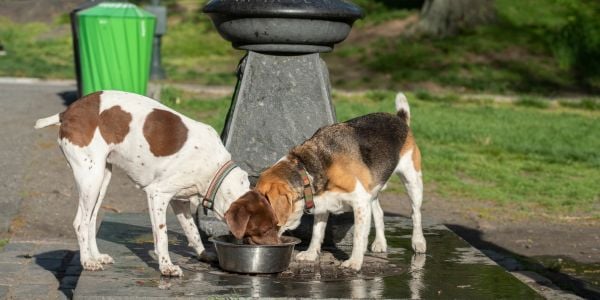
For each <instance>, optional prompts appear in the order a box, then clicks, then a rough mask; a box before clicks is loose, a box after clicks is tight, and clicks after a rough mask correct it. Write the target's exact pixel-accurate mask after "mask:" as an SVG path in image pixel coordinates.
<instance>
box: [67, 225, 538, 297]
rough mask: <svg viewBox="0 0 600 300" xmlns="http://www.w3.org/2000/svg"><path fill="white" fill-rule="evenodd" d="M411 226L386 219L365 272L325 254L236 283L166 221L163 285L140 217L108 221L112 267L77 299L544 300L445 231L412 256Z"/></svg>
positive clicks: (433, 232) (103, 242) (430, 231)
mask: <svg viewBox="0 0 600 300" xmlns="http://www.w3.org/2000/svg"><path fill="white" fill-rule="evenodd" d="M409 224H410V222H409V220H407V219H405V218H400V217H387V218H386V230H387V232H386V236H387V239H388V253H387V254H382V255H379V254H378V255H374V254H372V253H370V252H369V253H367V257H366V259H365V270H364V271H362V272H359V273H354V272H349V271H347V270H344V269H341V268H339V267H338V265H339V260H340V259H345V258H346V257H347V254H346V253H348V252H346V251H344V249H336V250H335V251H333V252H328V251H325V252H324V254H323V255H322V256H321V258H320V262H319V264H318V265H312V264H305V263H303V264H299V263H296V262H293V263H292V264H291V266H290V270H288V271H286V272H283V273H281V274H277V275H238V274H231V273H227V272H224V271H221V270H220V269H218V267H217V266H216V265H211V264H207V263H202V262H199V261H197V260H196V259H195V258H194V257H193V252H192V250H191V249H190V248H189V247H187V246H186V245H187V242H186V241H185V236H184V235H183V234H182V232H181V231H180V230H179V226H178V225H177V224H176V220H175V219H174V218H173V217H172V216H171V217H170V219H169V222H168V223H167V226H168V228H169V241H170V249H169V250H170V252H171V258H172V260H173V261H174V263H176V264H179V265H180V266H181V267H182V269H183V270H184V277H183V278H164V277H161V276H160V274H159V273H158V270H157V269H158V265H157V263H156V260H155V259H154V254H153V247H154V246H153V244H152V233H151V230H150V226H149V218H148V216H147V215H145V214H107V215H106V216H105V218H104V221H103V223H102V226H101V227H100V231H99V233H98V237H99V240H98V245H99V247H100V250H101V251H103V252H106V253H108V254H109V255H111V256H112V257H113V258H114V259H115V262H116V263H115V264H114V265H109V266H107V267H106V268H105V270H104V271H100V272H87V271H84V272H83V273H81V275H80V277H79V278H78V281H77V285H76V288H75V290H74V292H73V293H74V294H73V295H74V297H75V298H76V299H120V298H123V299H124V298H128V299H131V298H171V297H179V298H188V297H189V298H193V297H236V298H237V297H269V298H297V297H307V298H413V299H414V298H424V299H429V298H443V299H447V298H460V299H487V298H496V299H497V298H518V299H536V298H542V297H541V296H539V295H538V294H537V293H536V292H535V291H534V290H532V289H531V288H530V287H528V286H527V285H525V284H523V283H522V282H521V281H519V280H518V279H517V278H515V277H514V276H512V275H511V274H510V273H508V272H506V271H505V270H504V269H502V268H501V267H499V266H498V265H496V264H495V263H494V262H493V261H492V260H490V259H489V258H488V257H487V256H485V255H483V254H482V253H481V252H479V251H478V250H477V249H475V248H473V247H471V246H469V245H468V244H467V243H466V242H465V241H463V240H462V239H460V238H459V237H458V236H456V235H455V234H454V233H452V232H451V231H449V230H448V229H447V228H446V227H444V226H441V225H436V226H426V227H425V230H424V232H425V234H426V239H427V242H428V253H427V254H426V255H414V254H413V253H412V251H411V250H409V249H410V232H411V230H410V226H409Z"/></svg>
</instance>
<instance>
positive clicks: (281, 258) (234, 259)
mask: <svg viewBox="0 0 600 300" xmlns="http://www.w3.org/2000/svg"><path fill="white" fill-rule="evenodd" d="M281 242H282V243H281V244H277V245H247V244H243V243H242V242H241V241H238V240H237V239H236V238H235V237H233V236H231V235H222V236H219V237H216V238H214V239H213V243H214V244H215V249H216V250H217V256H218V258H219V266H220V267H221V269H223V270H225V271H230V272H235V273H246V274H262V273H279V272H283V271H285V270H286V269H287V268H288V266H289V265H290V261H291V259H292V253H293V252H294V246H295V245H297V244H299V243H300V239H298V238H295V237H291V236H282V237H281Z"/></svg>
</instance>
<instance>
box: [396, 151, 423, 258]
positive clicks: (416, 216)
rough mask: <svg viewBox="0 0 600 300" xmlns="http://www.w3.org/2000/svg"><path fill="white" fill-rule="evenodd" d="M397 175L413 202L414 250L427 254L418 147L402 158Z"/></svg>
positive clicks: (412, 240)
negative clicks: (422, 214)
mask: <svg viewBox="0 0 600 300" xmlns="http://www.w3.org/2000/svg"><path fill="white" fill-rule="evenodd" d="M395 173H396V174H398V176H400V179H402V182H403V183H404V187H405V188H406V192H407V193H408V197H409V198H410V201H411V208H412V215H411V218H412V223H413V233H412V239H411V242H412V248H413V250H414V251H415V252H416V253H425V250H426V249H427V246H426V243H425V237H424V236H423V228H422V225H421V203H422V202H423V178H422V175H421V154H420V153H419V148H417V146H415V147H414V148H413V149H412V150H410V151H407V152H406V153H405V154H404V155H403V156H402V157H400V162H399V163H398V166H397V167H396V170H395Z"/></svg>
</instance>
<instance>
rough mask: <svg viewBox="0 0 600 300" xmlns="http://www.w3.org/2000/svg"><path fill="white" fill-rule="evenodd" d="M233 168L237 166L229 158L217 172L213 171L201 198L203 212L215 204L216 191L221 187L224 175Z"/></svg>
mask: <svg viewBox="0 0 600 300" xmlns="http://www.w3.org/2000/svg"><path fill="white" fill-rule="evenodd" d="M235 168H237V166H236V165H235V163H234V162H233V160H230V161H228V162H226V163H225V164H224V165H222V166H221V168H219V170H217V173H215V176H213V179H212V180H211V181H210V184H209V185H208V189H207V190H206V193H205V194H204V199H202V206H203V207H204V214H206V213H207V210H208V209H210V210H212V209H213V207H214V206H215V196H216V195H217V191H218V190H219V188H220V187H221V184H222V183H223V181H224V180H225V177H227V175H229V173H231V171H233V169H235Z"/></svg>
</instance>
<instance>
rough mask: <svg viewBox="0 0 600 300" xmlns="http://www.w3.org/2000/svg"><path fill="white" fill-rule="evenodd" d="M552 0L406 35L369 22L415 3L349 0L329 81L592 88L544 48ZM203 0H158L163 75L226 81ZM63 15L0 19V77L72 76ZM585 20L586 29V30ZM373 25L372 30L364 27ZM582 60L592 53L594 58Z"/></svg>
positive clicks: (562, 21)
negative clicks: (484, 20) (443, 31)
mask: <svg viewBox="0 0 600 300" xmlns="http://www.w3.org/2000/svg"><path fill="white" fill-rule="evenodd" d="M561 1H563V0H532V1H531V3H529V2H527V3H523V1H518V0H498V1H497V2H496V6H497V9H498V15H499V21H498V22H497V23H495V24H492V25H490V26H486V27H479V28H474V29H470V30H467V31H464V32H461V34H460V35H458V36H455V37H449V38H443V39H437V38H429V37H410V36H406V35H404V34H403V33H404V32H397V33H395V34H396V35H395V36H393V37H388V36H379V33H381V34H383V33H389V32H387V31H386V30H387V29H386V27H385V26H379V25H384V24H385V22H388V21H391V20H401V19H405V18H407V17H409V16H414V15H416V14H418V4H419V3H420V1H413V0H404V1H394V0H378V1H371V0H357V1H355V2H356V3H357V4H358V5H360V6H361V7H363V9H364V11H365V18H364V19H362V20H359V21H357V22H356V26H355V28H354V29H353V30H354V31H355V33H356V36H359V38H357V39H353V40H351V41H346V42H344V43H341V44H339V45H337V46H336V49H335V51H333V52H332V53H330V54H324V55H323V57H324V59H325V60H326V61H327V63H328V65H329V68H330V71H331V80H332V82H333V83H334V85H335V86H336V87H337V88H344V89H357V90H362V89H366V88H367V89H398V88H404V89H406V87H408V88H413V89H414V88H416V89H418V88H419V87H423V86H425V87H427V86H431V84H433V85H437V86H441V87H444V88H449V89H452V90H457V91H464V90H471V91H486V92H494V93H504V92H510V93H527V94H542V95H554V94H556V93H561V92H572V91H583V92H590V91H594V90H593V87H594V86H597V87H598V88H600V79H598V80H595V79H594V78H595V77H590V78H588V79H586V81H585V86H583V85H582V82H581V79H580V78H578V76H579V75H578V74H577V73H576V72H574V71H573V70H572V69H570V68H568V67H566V65H565V63H564V62H561V59H560V57H559V56H560V55H559V54H560V53H559V52H560V51H559V50H560V49H559V50H556V49H554V48H553V47H552V45H554V44H556V43H551V42H549V36H550V35H553V34H556V32H558V30H559V29H560V28H562V27H564V26H566V24H568V20H569V18H568V17H569V16H570V13H571V11H570V10H568V9H565V8H564V7H563V6H562V5H560V4H561ZM577 1H579V2H581V1H582V0H577ZM204 2H205V1H204V0H202V1H197V2H176V1H167V5H169V8H170V11H169V21H168V31H167V34H166V35H165V36H164V37H163V48H162V54H163V65H164V67H165V69H166V71H167V76H168V79H167V81H168V82H191V83H197V84H206V85H233V84H234V83H235V80H236V76H235V70H236V67H237V64H238V62H239V60H240V58H241V57H242V56H243V55H244V52H242V51H238V50H234V49H233V48H232V47H231V45H230V43H229V42H227V41H225V40H224V39H223V38H222V37H220V36H219V34H218V33H217V32H216V30H215V29H214V26H213V25H212V23H211V21H210V20H209V18H208V16H206V15H204V14H202V13H199V11H198V10H199V8H200V7H201V5H202V4H203V3H204ZM579 2H578V3H579ZM582 5H583V4H582ZM65 16H66V15H63V16H59V17H58V18H57V22H55V23H54V24H41V23H30V24H16V23H12V22H10V21H8V20H7V19H0V41H2V43H3V44H4V46H5V47H6V48H7V51H8V55H7V56H1V57H0V76H28V77H42V78H73V76H74V72H73V61H72V60H73V59H72V50H71V38H70V29H69V26H68V24H66V20H67V19H66V17H65ZM586 20H587V19H586ZM594 24H595V23H594ZM592 25H593V24H591V25H590V26H591V29H590V31H593V32H595V31H594V28H595V27H594V26H592ZM377 26H379V27H377ZM373 28H375V29H377V28H378V29H377V30H375V31H374V32H371V31H369V30H371V29H373ZM394 28H395V27H394ZM390 30H391V29H390ZM383 31H386V32H383ZM592 37H593V36H592ZM591 40H595V39H591ZM590 47H591V46H590ZM586 49H587V48H586ZM586 53H587V52H586ZM590 53H591V52H590ZM594 53H595V52H594ZM584 56H585V55H584ZM590 60H591V61H596V60H594V57H590ZM599 78H600V77H599Z"/></svg>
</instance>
